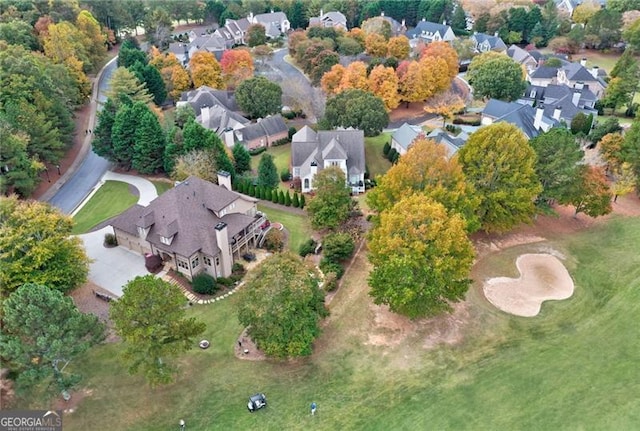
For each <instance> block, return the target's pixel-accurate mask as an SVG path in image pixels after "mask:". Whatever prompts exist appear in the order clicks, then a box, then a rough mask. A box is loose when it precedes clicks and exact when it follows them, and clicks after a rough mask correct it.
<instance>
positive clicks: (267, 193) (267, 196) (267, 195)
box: [264, 188, 273, 201]
mask: <svg viewBox="0 0 640 431" xmlns="http://www.w3.org/2000/svg"><path fill="white" fill-rule="evenodd" d="M271 199H273V197H272V196H271V189H270V188H267V189H266V190H265V191H264V200H265V201H271Z"/></svg>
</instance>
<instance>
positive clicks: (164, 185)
mask: <svg viewBox="0 0 640 431" xmlns="http://www.w3.org/2000/svg"><path fill="white" fill-rule="evenodd" d="M151 182H152V183H153V185H154V186H156V192H158V196H160V195H161V194H163V193H164V192H166V191H167V190H169V189H172V188H173V184H172V183H170V182H168V181H151Z"/></svg>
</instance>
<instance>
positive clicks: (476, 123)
mask: <svg viewBox="0 0 640 431" xmlns="http://www.w3.org/2000/svg"><path fill="white" fill-rule="evenodd" d="M453 124H465V125H467V126H479V125H480V119H479V118H478V119H477V120H476V119H473V120H470V119H466V118H459V117H458V118H454V119H453Z"/></svg>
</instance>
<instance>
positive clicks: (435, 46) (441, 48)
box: [420, 42, 459, 80]
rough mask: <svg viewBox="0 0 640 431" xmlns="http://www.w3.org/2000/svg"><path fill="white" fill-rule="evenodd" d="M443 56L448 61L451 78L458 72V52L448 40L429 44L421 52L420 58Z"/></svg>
mask: <svg viewBox="0 0 640 431" xmlns="http://www.w3.org/2000/svg"><path fill="white" fill-rule="evenodd" d="M424 57H436V58H442V59H443V60H444V61H445V62H446V63H447V70H448V76H449V78H450V79H451V80H453V78H455V77H456V75H457V74H458V67H459V65H458V54H457V53H456V50H455V49H453V47H452V46H451V45H449V44H448V43H447V42H433V43H430V44H428V45H427V46H426V47H425V48H424V50H423V51H422V53H421V56H420V58H421V59H422V58H424Z"/></svg>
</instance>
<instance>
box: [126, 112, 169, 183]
mask: <svg viewBox="0 0 640 431" xmlns="http://www.w3.org/2000/svg"><path fill="white" fill-rule="evenodd" d="M165 144H166V139H165V135H164V130H162V126H160V122H159V121H158V117H156V115H155V114H154V113H153V112H151V111H150V110H147V112H145V113H144V114H143V116H142V118H141V119H140V122H139V126H138V128H137V130H136V133H135V144H134V147H133V150H134V155H133V159H132V166H133V168H134V169H135V170H137V171H138V172H140V173H141V174H152V173H155V172H158V171H160V170H161V169H162V166H163V156H164V150H165Z"/></svg>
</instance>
